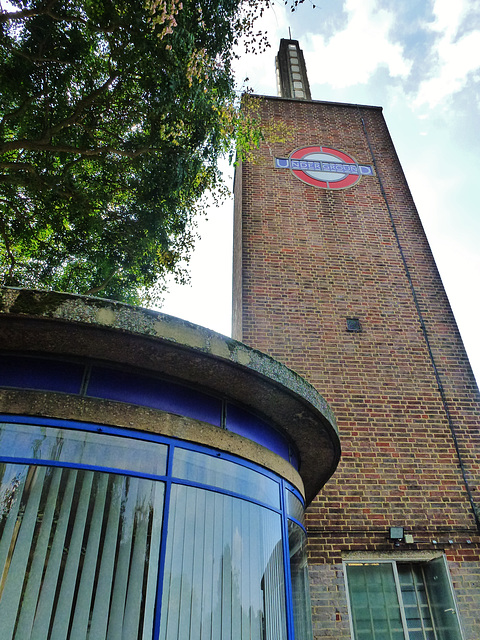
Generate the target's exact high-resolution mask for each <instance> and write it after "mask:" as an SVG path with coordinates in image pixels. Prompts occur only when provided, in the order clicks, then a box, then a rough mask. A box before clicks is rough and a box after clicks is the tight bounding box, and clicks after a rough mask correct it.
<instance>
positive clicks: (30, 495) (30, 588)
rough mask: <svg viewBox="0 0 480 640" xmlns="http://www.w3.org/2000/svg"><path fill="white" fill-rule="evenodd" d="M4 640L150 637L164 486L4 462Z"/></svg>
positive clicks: (0, 561) (0, 470) (0, 566)
mask: <svg viewBox="0 0 480 640" xmlns="http://www.w3.org/2000/svg"><path fill="white" fill-rule="evenodd" d="M0 481H1V484H0V576H1V577H0V620H1V628H2V636H1V637H2V640H45V639H46V638H50V639H51V640H64V639H65V638H77V639H79V640H80V639H82V640H83V639H84V640H88V639H90V640H103V639H105V640H117V639H119V638H141V639H142V640H147V639H148V640H151V638H152V633H153V611H154V607H155V596H156V584H157V579H158V559H159V544H160V537H161V525H162V508H163V492H164V485H163V483H160V482H152V481H150V480H145V479H140V478H129V477H124V476H120V475H114V474H107V473H101V472H95V471H85V470H75V469H62V468H59V467H39V466H28V465H19V464H15V465H14V464H12V465H10V464H9V465H5V464H0Z"/></svg>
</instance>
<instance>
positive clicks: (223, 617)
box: [160, 485, 287, 640]
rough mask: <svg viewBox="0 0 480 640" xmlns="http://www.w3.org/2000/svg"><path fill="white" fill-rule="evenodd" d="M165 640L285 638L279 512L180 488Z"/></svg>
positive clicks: (171, 533)
mask: <svg viewBox="0 0 480 640" xmlns="http://www.w3.org/2000/svg"><path fill="white" fill-rule="evenodd" d="M170 514H171V515H170V521H169V527H168V537H167V553H166V564H165V577H164V584H163V595H162V614H161V623H160V638H161V640H179V639H182V640H186V639H188V640H286V637H287V635H286V623H285V620H286V612H285V578H284V571H283V554H282V536H281V519H280V515H279V514H277V513H274V512H272V511H269V510H267V509H262V508H261V507H259V506H258V505H255V504H252V503H250V502H247V501H244V500H240V499H238V498H234V497H231V496H228V495H222V494H219V493H214V492H211V491H205V490H203V489H197V488H194V487H188V486H183V485H174V486H173V487H172V496H171V506H170Z"/></svg>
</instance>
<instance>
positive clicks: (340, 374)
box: [233, 40, 480, 640]
mask: <svg viewBox="0 0 480 640" xmlns="http://www.w3.org/2000/svg"><path fill="white" fill-rule="evenodd" d="M277 79H278V87H279V95H278V96H277V97H270V96H251V97H250V101H251V102H253V103H254V107H255V113H256V114H257V117H258V119H259V121H260V122H261V124H262V126H263V128H264V130H265V131H268V130H269V128H270V129H271V125H272V123H276V125H278V124H279V123H280V124H282V125H283V127H284V129H285V130H286V131H287V133H286V135H285V139H284V140H283V141H282V142H279V141H278V140H275V141H269V139H268V136H267V137H266V139H265V141H264V142H263V143H262V144H261V145H260V148H259V149H258V151H257V152H256V153H255V154H253V157H252V158H248V159H247V160H246V161H244V162H243V163H240V164H239V165H238V168H237V171H236V176H235V232H234V234H235V235H234V306H233V315H234V321H233V325H234V328H233V335H234V337H235V338H236V339H238V340H242V341H244V342H245V343H247V344H248V345H251V346H252V347H254V348H256V349H260V350H262V351H264V352H265V353H268V354H270V355H271V356H273V357H274V358H276V359H278V360H279V361H281V362H283V363H284V364H286V365H287V366H288V367H291V368H292V369H293V370H295V371H296V372H298V373H299V374H300V375H302V376H304V377H305V378H306V379H307V380H308V381H309V382H310V383H311V384H312V385H313V386H314V387H315V388H317V389H319V390H321V391H322V394H323V395H324V396H325V398H326V400H327V401H328V402H329V404H330V406H331V407H332V408H333V411H334V413H335V416H336V419H337V423H338V428H339V433H340V437H341V441H342V458H341V462H340V464H339V467H338V469H337V471H336V472H335V474H334V476H333V478H332V479H331V480H330V482H329V483H328V484H327V485H326V486H325V487H324V489H323V490H322V492H321V493H320V494H319V495H318V496H317V497H316V498H315V499H314V501H313V502H312V503H311V505H310V507H309V508H308V510H307V516H306V522H307V532H308V556H309V573H310V584H311V597H312V617H313V634H314V637H315V638H316V640H325V639H327V638H328V639H331V640H343V639H345V640H347V639H353V640H373V639H378V640H458V639H460V638H463V639H464V640H478V638H479V634H480V561H479V542H480V537H479V532H480V522H479V498H478V480H479V470H480V468H479V460H480V456H479V453H480V446H479V445H480V429H479V427H480V397H479V392H478V387H477V385H476V383H475V379H474V376H473V373H472V370H471V367H470V365H469V362H468V358H467V355H466V353H465V350H464V347H463V344H462V340H461V338H460V335H459V332H458V329H457V325H456V323H455V319H454V317H453V314H452V310H451V308H450V305H449V302H448V299H447V296H446V294H445V291H444V288H443V286H442V281H441V278H440V276H439V273H438V271H437V268H436V266H435V262H434V259H433V256H432V253H431V251H430V247H429V245H428V241H427V238H426V236H425V233H424V230H423V228H422V224H421V221H420V218H419V216H418V213H417V211H416V208H415V204H414V202H413V200H412V196H411V194H410V191H409V188H408V185H407V182H406V180H405V176H404V174H403V171H402V167H401V165H400V162H399V160H398V157H397V154H396V152H395V147H394V145H393V142H392V140H391V137H390V135H389V132H388V128H387V125H386V123H385V120H384V117H383V114H382V109H381V108H380V107H375V106H366V105H358V104H338V103H332V102H322V101H317V100H312V99H311V95H310V89H309V85H308V78H307V75H306V69H305V63H304V60H303V56H302V53H301V50H300V48H299V45H298V42H297V41H295V40H282V42H281V46H280V51H279V54H278V56H277Z"/></svg>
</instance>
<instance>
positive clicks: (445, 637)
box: [422, 558, 462, 640]
mask: <svg viewBox="0 0 480 640" xmlns="http://www.w3.org/2000/svg"><path fill="white" fill-rule="evenodd" d="M422 568H423V573H424V576H425V586H426V589H427V593H428V597H429V600H430V607H431V610H432V616H433V621H434V624H435V631H436V632H437V637H438V640H461V638H462V634H461V631H460V625H459V623H458V618H457V610H456V606H455V601H454V599H453V594H452V591H451V588H450V581H449V579H448V574H447V570H448V569H447V567H446V566H445V562H444V560H443V558H436V559H435V560H431V561H430V562H426V563H424V564H423V565H422Z"/></svg>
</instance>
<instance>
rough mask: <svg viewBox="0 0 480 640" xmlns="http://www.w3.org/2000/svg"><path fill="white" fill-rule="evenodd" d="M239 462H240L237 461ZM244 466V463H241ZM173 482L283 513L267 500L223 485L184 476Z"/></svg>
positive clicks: (173, 479)
mask: <svg viewBox="0 0 480 640" xmlns="http://www.w3.org/2000/svg"><path fill="white" fill-rule="evenodd" d="M237 464H238V463H237ZM239 466H242V465H239ZM171 481H172V483H173V484H182V485H185V486H187V487H194V488H195V489H204V490H205V491H214V492H215V493H222V494H223V495H226V496H230V497H231V498H238V499H239V500H244V501H245V502H251V503H253V504H256V505H258V506H259V507H262V509H269V510H270V511H274V512H275V513H280V514H281V513H282V511H281V508H280V509H279V508H277V507H272V505H270V504H267V503H266V502H260V501H259V500H255V498H251V497H250V496H245V495H243V494H241V493H235V492H234V491H229V489H222V488H221V487H216V486H213V485H209V484H201V483H199V482H194V481H192V480H188V479H183V478H172V479H171Z"/></svg>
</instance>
